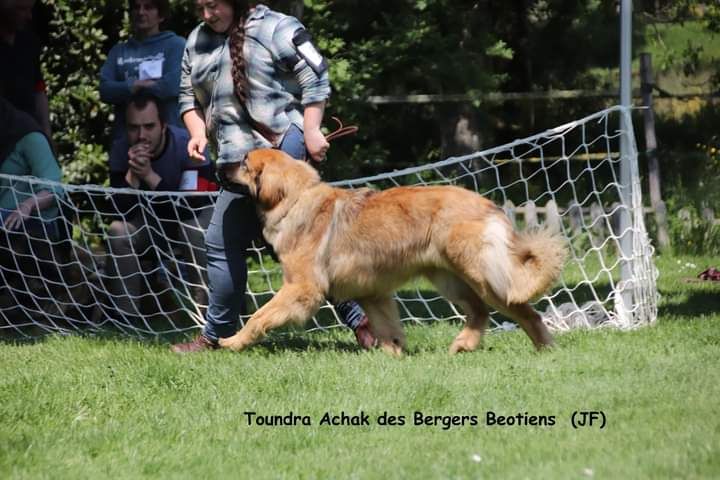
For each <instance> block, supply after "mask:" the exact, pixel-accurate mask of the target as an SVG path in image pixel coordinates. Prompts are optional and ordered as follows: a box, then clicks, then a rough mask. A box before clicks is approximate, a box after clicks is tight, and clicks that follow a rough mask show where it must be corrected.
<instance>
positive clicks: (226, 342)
mask: <svg viewBox="0 0 720 480" xmlns="http://www.w3.org/2000/svg"><path fill="white" fill-rule="evenodd" d="M218 344H219V345H220V346H221V347H222V348H228V349H230V350H232V351H234V352H239V351H240V350H243V349H244V348H246V347H247V346H248V345H247V343H246V342H244V341H243V340H242V339H241V338H240V335H239V334H235V335H233V336H232V337H227V338H221V339H219V340H218Z"/></svg>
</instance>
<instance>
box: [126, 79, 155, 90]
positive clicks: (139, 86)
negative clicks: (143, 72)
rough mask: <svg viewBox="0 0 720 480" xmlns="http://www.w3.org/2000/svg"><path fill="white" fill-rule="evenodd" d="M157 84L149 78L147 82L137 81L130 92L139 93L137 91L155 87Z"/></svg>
mask: <svg viewBox="0 0 720 480" xmlns="http://www.w3.org/2000/svg"><path fill="white" fill-rule="evenodd" d="M156 83H157V81H156V80H152V79H149V78H147V79H145V80H135V82H134V83H133V84H132V87H131V88H130V90H132V93H137V91H138V90H140V89H142V88H152V87H153V86H155V84H156Z"/></svg>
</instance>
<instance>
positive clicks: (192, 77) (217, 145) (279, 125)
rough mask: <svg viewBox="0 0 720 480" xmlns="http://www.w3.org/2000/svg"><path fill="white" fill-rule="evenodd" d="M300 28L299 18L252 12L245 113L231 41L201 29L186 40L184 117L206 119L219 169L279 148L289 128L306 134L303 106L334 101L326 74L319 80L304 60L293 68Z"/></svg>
mask: <svg viewBox="0 0 720 480" xmlns="http://www.w3.org/2000/svg"><path fill="white" fill-rule="evenodd" d="M301 28H303V26H302V24H301V23H300V22H299V21H298V20H297V19H296V18H294V17H290V16H287V15H283V14H281V13H278V12H275V11H273V10H270V9H269V8H268V7H266V6H265V5H258V6H257V7H255V9H253V10H252V11H251V12H250V15H249V16H248V19H247V21H246V23H245V45H244V49H243V54H244V56H245V61H246V64H247V75H248V91H247V101H246V105H245V107H246V109H247V112H245V110H244V109H243V107H242V105H241V104H240V102H239V100H238V98H237V96H236V95H235V92H234V86H233V81H232V61H231V60H230V47H229V44H228V37H227V35H225V34H218V33H215V32H214V31H213V30H212V29H211V28H210V27H209V26H207V25H206V24H205V23H201V24H200V25H198V27H197V28H195V29H194V30H193V31H192V33H191V34H190V36H189V37H188V40H187V44H186V45H185V53H184V56H183V62H182V77H181V81H180V97H179V104H180V115H181V116H182V115H183V114H184V113H185V112H187V111H188V110H192V109H197V110H198V113H199V114H200V116H201V117H204V119H205V126H206V129H207V134H208V141H209V143H210V146H211V148H212V149H213V151H214V152H215V153H216V156H217V163H229V162H238V161H242V160H243V159H244V158H245V157H246V155H247V153H248V152H249V151H251V150H254V149H256V148H263V147H270V146H273V145H272V144H273V143H275V144H277V143H279V142H280V140H281V139H282V137H283V135H284V134H285V132H286V131H287V130H288V128H289V127H290V125H291V124H295V125H297V126H298V127H300V129H301V130H302V128H303V109H304V106H305V105H308V104H310V103H316V102H322V101H324V100H327V98H328V97H329V96H330V82H329V80H328V74H327V71H325V72H324V73H323V74H322V75H321V76H318V75H317V74H316V73H315V71H314V70H313V69H312V68H311V67H310V66H309V65H308V64H307V62H306V61H305V60H303V59H302V58H301V57H300V58H301V59H300V61H299V62H297V63H295V62H296V61H297V59H298V55H297V51H296V48H295V45H294V44H293V41H292V39H293V36H294V34H295V32H296V31H297V30H298V29H301ZM290 59H293V60H292V61H291V60H290ZM293 63H295V64H294V65H293ZM247 113H249V114H250V115H251V116H252V119H253V120H254V121H255V122H257V123H261V124H262V125H264V126H266V127H268V128H269V129H270V130H272V132H273V133H274V134H275V138H274V139H272V140H273V142H272V143H271V141H270V140H268V139H267V138H265V137H264V136H263V135H261V134H260V133H259V132H257V131H255V130H253V128H252V127H251V124H252V122H250V121H248V118H247Z"/></svg>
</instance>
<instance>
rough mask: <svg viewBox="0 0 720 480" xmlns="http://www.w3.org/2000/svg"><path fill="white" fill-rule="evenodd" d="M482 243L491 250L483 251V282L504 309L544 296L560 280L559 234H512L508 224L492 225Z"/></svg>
mask: <svg viewBox="0 0 720 480" xmlns="http://www.w3.org/2000/svg"><path fill="white" fill-rule="evenodd" d="M503 220H504V219H503ZM485 241H486V242H487V243H486V245H488V244H489V246H490V248H489V249H487V250H485V255H486V256H485V259H484V263H485V265H486V269H485V278H486V280H487V282H488V283H489V285H490V287H491V288H492V289H493V291H494V292H495V294H496V295H497V296H498V297H499V298H500V299H501V300H503V301H505V303H506V304H507V305H510V304H519V303H526V302H528V301H530V300H532V299H534V298H536V297H538V296H539V295H541V294H542V293H544V292H545V291H546V290H547V289H548V288H549V287H550V286H551V285H552V284H553V283H554V282H555V281H556V280H557V278H558V277H559V276H560V273H561V272H562V268H563V264H564V262H565V257H566V256H567V248H566V245H565V240H564V239H563V238H562V237H561V236H560V235H559V234H557V233H553V232H551V231H550V230H548V229H532V230H527V231H525V232H520V233H514V232H513V231H512V227H511V226H510V224H509V223H508V222H507V221H500V220H496V221H491V222H490V224H489V225H488V226H487V228H486V230H485Z"/></svg>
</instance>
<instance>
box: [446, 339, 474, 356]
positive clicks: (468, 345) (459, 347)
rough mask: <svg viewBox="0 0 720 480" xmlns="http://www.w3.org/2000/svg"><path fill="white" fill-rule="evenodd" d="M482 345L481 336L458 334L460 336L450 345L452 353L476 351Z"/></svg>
mask: <svg viewBox="0 0 720 480" xmlns="http://www.w3.org/2000/svg"><path fill="white" fill-rule="evenodd" d="M478 345H480V338H479V337H478V338H473V337H472V336H467V335H458V337H457V338H456V339H455V340H454V341H453V343H452V344H451V345H450V349H449V353H450V355H455V354H456V353H463V352H474V351H475V350H476V349H477V348H478Z"/></svg>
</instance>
